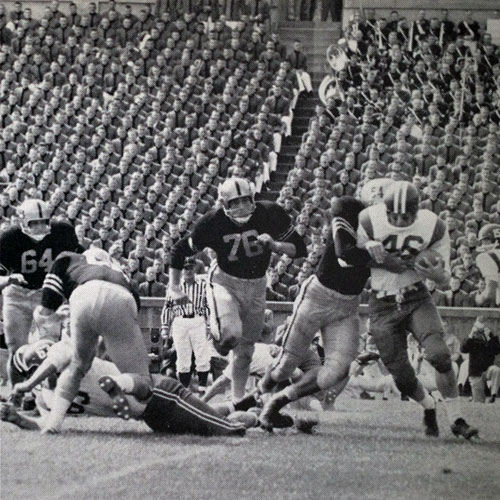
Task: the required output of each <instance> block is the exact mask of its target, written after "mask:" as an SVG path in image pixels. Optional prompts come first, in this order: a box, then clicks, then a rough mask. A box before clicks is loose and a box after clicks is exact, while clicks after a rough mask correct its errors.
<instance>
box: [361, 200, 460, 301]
mask: <svg viewBox="0 0 500 500" xmlns="http://www.w3.org/2000/svg"><path fill="white" fill-rule="evenodd" d="M370 240H374V241H380V242H382V244H383V245H384V248H385V249H386V250H387V252H389V253H392V254H394V255H396V256H398V257H400V258H401V259H403V260H405V259H412V258H414V257H415V256H416V255H417V254H418V253H420V252H421V251H422V250H424V249H426V248H432V249H433V250H436V251H437V252H439V254H440V255H441V257H442V258H443V261H444V265H445V270H446V271H447V272H450V236H449V235H448V230H447V227H446V224H445V222H444V221H443V220H442V219H440V218H439V217H438V216H437V215H436V214H434V213H433V212H431V211H430V210H427V209H420V210H418V212H417V216H416V219H415V222H414V223H413V224H411V225H410V226H408V227H396V226H393V225H392V224H390V223H389V221H388V220H387V212H386V206H385V204H383V203H381V204H378V205H373V206H371V207H368V208H365V209H364V210H363V211H362V212H361V213H360V214H359V226H358V247H360V248H364V246H365V245H366V243H367V242H368V241H370ZM421 280H422V278H421V277H420V276H419V275H418V274H417V272H416V271H414V270H413V269H408V270H406V271H404V272H402V273H399V274H398V273H392V272H390V271H387V270H386V269H382V268H378V267H374V268H372V270H371V288H372V289H373V290H377V291H387V292H396V291H398V290H399V289H401V288H404V287H407V286H410V285H412V284H414V283H417V282H419V281H421Z"/></svg>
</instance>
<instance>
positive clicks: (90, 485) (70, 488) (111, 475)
mask: <svg viewBox="0 0 500 500" xmlns="http://www.w3.org/2000/svg"><path fill="white" fill-rule="evenodd" d="M191 446H192V447H193V448H194V449H191V450H189V451H188V450H186V451H184V452H180V453H176V454H175V455H174V456H172V457H168V458H166V457H165V458H156V459H154V460H149V461H147V462H143V461H141V463H140V464H137V465H129V466H126V467H122V468H121V469H120V470H117V471H110V472H108V473H106V474H105V475H101V476H89V478H88V480H84V481H83V482H82V481H80V480H79V481H78V482H76V481H75V483H72V484H68V485H66V486H64V487H62V488H60V489H59V488H58V491H57V493H54V492H51V493H50V494H48V493H47V494H44V495H43V496H39V497H38V499H39V500H42V499H47V500H48V499H50V500H55V499H57V498H64V499H68V498H72V497H75V496H76V495H78V494H83V495H85V496H87V497H88V498H92V494H91V492H92V491H94V490H95V489H96V487H98V486H99V485H101V484H103V483H108V482H112V481H116V480H118V479H121V478H123V477H126V476H129V475H130V474H136V473H137V472H138V471H140V470H143V469H148V468H149V467H152V466H154V465H160V464H168V463H173V462H179V461H183V460H187V459H189V458H191V457H192V456H194V455H201V454H205V453H213V450H214V448H215V447H217V445H215V446H213V447H212V446H207V447H205V446H203V447H200V446H196V445H191Z"/></svg>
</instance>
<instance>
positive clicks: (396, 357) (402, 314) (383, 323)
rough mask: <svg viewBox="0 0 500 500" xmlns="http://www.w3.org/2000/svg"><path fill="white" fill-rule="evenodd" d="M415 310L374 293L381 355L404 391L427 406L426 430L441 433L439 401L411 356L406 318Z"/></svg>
mask: <svg viewBox="0 0 500 500" xmlns="http://www.w3.org/2000/svg"><path fill="white" fill-rule="evenodd" d="M411 312H412V307H411V306H410V305H409V304H403V305H401V306H400V307H399V308H398V307H397V305H396V304H392V303H384V302H383V301H381V300H379V299H376V298H375V297H373V296H372V297H370V327H371V331H372V335H373V339H374V340H375V344H376V346H377V349H378V350H379V353H380V358H381V360H382V362H383V363H384V365H385V367H386V368H387V370H388V371H389V373H390V374H391V375H392V377H393V378H394V382H395V384H396V387H397V388H398V390H399V391H400V392H401V394H402V395H406V396H409V397H410V398H412V399H413V400H414V401H416V402H417V403H419V404H420V405H421V406H422V407H423V408H424V427H425V432H426V434H427V435H428V436H434V437H437V436H438V435H439V429H438V425H437V419H436V402H435V401H434V399H433V398H432V397H431V396H430V394H429V393H428V392H427V391H426V390H425V389H424V387H423V385H422V383H421V382H420V381H419V380H418V378H417V376H416V374H415V370H414V369H413V367H412V366H411V364H410V361H409V359H408V352H407V343H406V320H407V318H408V317H409V316H410V315H411Z"/></svg>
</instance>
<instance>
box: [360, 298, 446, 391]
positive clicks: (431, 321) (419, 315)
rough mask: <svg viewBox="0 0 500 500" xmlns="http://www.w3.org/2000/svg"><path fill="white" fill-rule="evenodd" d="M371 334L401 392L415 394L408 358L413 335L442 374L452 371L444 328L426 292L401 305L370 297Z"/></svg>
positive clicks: (426, 356) (413, 378)
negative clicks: (408, 345) (408, 341)
mask: <svg viewBox="0 0 500 500" xmlns="http://www.w3.org/2000/svg"><path fill="white" fill-rule="evenodd" d="M370 331H371V334H372V336H373V338H374V340H375V343H376V345H377V348H378V350H379V353H380V357H381V359H382V361H383V363H384V365H385V366H386V368H387V370H389V372H390V373H391V375H392V376H393V377H394V381H395V382H396V385H397V386H398V389H399V390H400V391H401V392H402V393H404V394H407V395H410V396H411V395H412V394H413V393H414V391H415V389H416V387H417V378H416V375H415V371H414V370H413V368H412V366H411V364H410V361H409V359H408V352H407V343H406V338H407V336H408V333H409V332H411V333H412V334H413V336H414V337H415V338H416V339H417V341H418V343H419V344H420V345H421V346H422V347H423V348H424V350H425V351H424V352H425V354H424V356H425V359H426V360H427V361H429V363H430V364H431V365H432V366H433V367H434V368H435V369H436V370H437V371H438V372H441V373H446V372H447V371H448V370H450V369H451V359H450V353H449V350H448V348H447V347H446V344H445V342H444V340H443V326H442V324H441V318H440V317H439V313H438V311H437V308H436V306H435V305H434V303H433V302H432V298H431V297H430V295H429V292H428V291H427V290H419V291H417V292H415V293H412V294H411V295H410V296H409V297H407V298H406V300H405V301H404V302H403V303H402V304H400V305H399V307H398V305H397V304H396V303H395V302H392V301H389V300H384V299H377V298H376V297H375V295H374V294H372V295H371V296H370Z"/></svg>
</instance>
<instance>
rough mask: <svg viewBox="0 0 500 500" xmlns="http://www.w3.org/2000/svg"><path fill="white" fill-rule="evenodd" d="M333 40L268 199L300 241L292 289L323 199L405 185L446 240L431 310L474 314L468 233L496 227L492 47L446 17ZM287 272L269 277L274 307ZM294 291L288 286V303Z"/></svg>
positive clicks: (499, 115)
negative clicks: (283, 174) (282, 174)
mask: <svg viewBox="0 0 500 500" xmlns="http://www.w3.org/2000/svg"><path fill="white" fill-rule="evenodd" d="M343 35H344V36H343V38H342V39H341V40H339V42H338V43H337V44H335V45H333V46H332V47H331V48H330V49H329V50H328V54H327V58H328V62H329V63H330V66H331V68H332V70H331V72H330V74H329V75H327V76H326V77H325V80H324V81H323V84H322V85H321V86H320V94H321V97H322V101H323V105H321V106H317V108H316V113H315V116H313V117H312V118H311V119H310V123H309V129H308V131H307V133H305V134H304V136H303V138H302V143H301V146H300V149H299V152H298V154H297V155H296V157H295V165H294V167H293V169H292V170H290V172H289V173H288V180H287V182H286V184H285V185H284V186H283V188H282V189H281V192H280V197H279V199H278V202H280V203H282V205H283V206H284V207H285V209H286V210H287V211H288V213H289V214H290V215H291V216H292V217H293V218H294V219H295V220H296V224H297V228H298V229H299V232H301V233H302V234H305V235H306V238H307V239H308V243H309V257H308V258H307V260H306V262H305V263H304V264H302V267H301V269H300V273H298V275H297V276H298V277H297V281H298V282H301V281H302V280H303V279H304V278H305V277H307V275H308V274H309V273H310V272H311V271H312V270H314V268H315V265H316V264H317V262H318V255H320V254H321V251H322V247H323V245H324V241H325V238H324V237H323V235H326V234H327V233H328V226H327V224H328V221H329V208H330V203H331V200H332V199H334V198H335V197H338V196H341V195H343V194H347V195H355V196H359V195H360V194H361V192H362V188H363V186H364V185H365V184H366V183H367V182H368V181H370V180H371V179H377V178H389V179H394V180H410V181H412V182H413V183H414V184H415V185H416V186H417V187H418V188H419V191H420V195H421V205H420V206H421V207H422V208H427V209H430V210H432V211H433V212H434V213H436V214H438V215H439V216H440V217H442V218H443V219H444V220H445V221H446V223H447V225H448V228H449V234H450V237H451V242H452V256H451V266H452V275H453V276H452V280H451V283H450V287H449V288H448V289H446V290H439V289H437V288H436V285H435V284H434V283H432V282H429V281H428V282H427V285H428V287H429V288H430V289H431V291H432V294H433V297H434V299H435V301H436V303H437V304H438V305H443V306H462V307H464V306H465V307H467V306H477V303H476V301H475V296H476V295H477V293H478V291H481V290H482V289H483V288H484V281H483V280H482V279H481V277H480V273H479V270H478V268H477V267H476V265H475V257H476V255H477V234H478V231H479V229H480V228H481V227H482V226H483V225H484V224H486V223H489V222H494V223H497V222H499V220H500V201H499V182H500V161H499V160H500V155H499V153H500V150H499V139H500V132H499V125H500V111H499V110H500V64H499V61H500V49H499V47H498V45H495V44H493V43H492V41H491V36H490V35H489V34H488V33H486V32H485V30H484V26H480V25H479V24H478V23H477V22H475V21H474V20H473V18H472V15H471V14H470V13H467V15H466V16H465V17H464V19H463V20H462V21H461V22H459V23H458V24H455V23H453V22H451V21H449V20H448V19H447V11H443V12H442V18H441V19H437V18H432V19H427V18H426V13H425V12H424V11H422V12H420V13H419V15H418V18H416V19H415V20H413V21H411V22H408V21H407V20H406V19H404V18H401V17H400V16H399V14H398V13H397V12H396V11H394V12H393V13H392V14H391V17H390V19H389V20H387V19H383V18H377V16H376V14H375V13H374V12H370V11H368V12H367V13H366V18H365V17H363V16H362V15H361V14H358V15H356V16H354V17H353V18H352V19H350V20H349V23H348V24H347V27H346V29H345V32H344V34H343ZM291 269H293V268H291V267H288V266H286V265H285V266H283V265H280V264H278V265H277V267H276V269H275V270H274V271H273V272H272V276H271V279H272V280H273V281H274V282H275V284H274V285H273V294H270V295H274V297H273V298H276V297H277V298H282V297H283V296H286V288H285V287H284V286H283V285H286V282H287V281H288V279H289V276H288V273H289V272H290V270H291ZM292 274H295V273H294V272H292ZM277 275H282V276H283V279H281V278H279V277H277ZM296 294H297V288H296V287H289V288H288V296H287V298H288V299H290V300H293V299H294V298H295V296H296ZM366 298H367V294H365V296H364V299H366ZM494 306H495V304H486V307H494Z"/></svg>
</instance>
